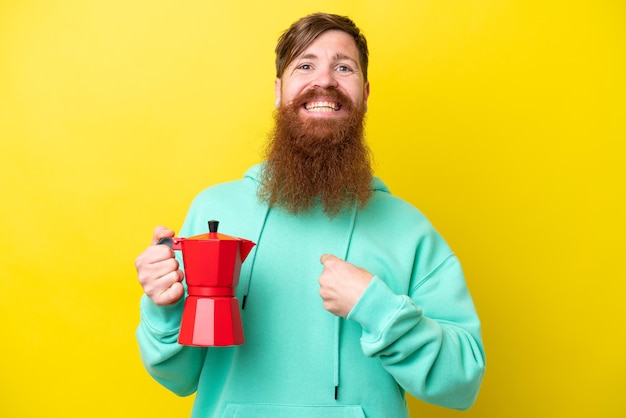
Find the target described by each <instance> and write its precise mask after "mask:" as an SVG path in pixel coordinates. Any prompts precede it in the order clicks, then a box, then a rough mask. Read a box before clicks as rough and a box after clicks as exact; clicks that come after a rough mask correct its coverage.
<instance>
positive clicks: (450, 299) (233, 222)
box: [137, 165, 485, 418]
mask: <svg viewBox="0 0 626 418" xmlns="http://www.w3.org/2000/svg"><path fill="white" fill-rule="evenodd" d="M260 169H261V166H260V165H257V166H254V167H252V168H251V169H250V170H248V172H247V173H246V176H245V178H244V179H242V180H237V181H233V182H228V183H223V184H219V185H216V186H213V187H211V188H209V189H207V190H204V191H203V192H201V193H200V194H199V195H198V196H197V197H196V198H195V199H194V201H193V203H192V205H191V207H190V209H189V213H188V215H187V218H186V219H185V223H184V225H183V228H182V230H181V232H180V236H182V237H186V236H192V235H198V234H202V233H206V232H207V221H208V220H210V219H217V220H219V222H220V232H222V233H224V234H228V235H232V236H237V237H241V238H246V239H249V240H252V241H254V242H256V243H257V245H256V246H255V247H254V249H253V250H252V252H251V253H250V254H249V255H248V257H247V258H246V260H245V262H244V263H243V265H242V268H241V276H240V277H241V279H240V282H239V285H238V287H237V298H238V299H239V301H240V302H244V301H245V307H244V309H243V310H242V321H243V326H244V333H245V340H246V341H245V343H244V344H243V345H241V346H236V347H210V348H204V347H184V346H181V345H179V344H178V343H177V338H178V330H179V326H180V320H181V315H182V306H183V300H181V301H179V302H178V303H177V304H175V305H173V306H167V307H159V306H156V305H155V304H154V303H152V301H151V300H150V299H149V298H148V297H146V296H145V295H144V296H143V298H142V301H141V320H140V324H139V327H138V330H137V339H138V341H139V347H140V352H141V356H142V359H143V362H144V365H145V367H146V369H147V370H148V372H149V373H150V374H151V375H152V376H153V377H154V379H156V380H157V381H158V382H159V383H161V384H162V385H163V386H165V387H167V388H168V389H169V390H171V391H173V392H174V393H176V394H178V395H181V396H186V395H190V394H193V393H196V399H195V403H194V407H193V412H192V417H198V418H199V417H238V418H246V417H255V418H263V417H272V418H286V417H312V418H317V417H319V418H322V417H323V418H329V417H338V418H340V417H364V416H366V417H407V416H408V410H407V406H406V399H405V391H407V392H409V393H411V394H412V395H414V396H415V397H417V398H419V399H422V400H423V401H426V402H430V403H434V404H437V405H442V406H446V407H449V408H456V409H466V408H469V407H470V406H471V405H472V404H473V402H474V400H475V398H476V396H477V394H478V390H479V387H480V383H481V380H482V376H483V374H484V370H485V357H484V350H483V344H482V339H481V333H480V322H479V319H478V316H477V314H476V311H475V308H474V305H473V302H472V299H471V296H470V294H469V292H468V289H467V287H466V284H465V279H464V276H463V272H462V270H461V266H460V264H459V261H458V260H457V258H456V257H455V255H454V254H453V253H452V251H451V250H450V248H449V247H448V245H447V244H446V243H445V241H444V240H443V239H442V237H441V236H440V235H439V234H438V233H437V232H436V231H435V229H434V228H433V227H432V225H431V224H430V223H429V222H428V220H427V219H426V218H425V217H424V216H423V215H422V214H421V213H420V212H419V211H418V210H417V209H415V208H414V207H413V206H411V205H410V204H408V203H406V202H405V201H403V200H401V199H399V198H396V197H394V196H392V195H391V194H390V192H389V190H388V189H387V188H386V186H385V185H384V184H383V183H382V182H381V181H380V180H379V179H377V178H374V180H373V182H372V186H373V189H374V192H373V195H372V199H371V201H370V202H369V203H368V205H367V206H366V207H365V208H363V209H360V210H358V211H357V210H356V209H349V210H345V211H344V212H342V213H340V214H339V215H338V216H337V217H335V218H332V219H329V218H328V217H327V216H326V215H324V213H323V211H322V209H321V208H319V207H318V208H315V209H313V210H312V211H311V212H310V213H306V214H298V215H297V216H294V215H293V214H290V213H288V212H286V211H284V210H282V209H279V208H272V209H271V210H268V208H267V206H266V205H262V204H260V203H259V201H258V199H257V188H258V185H259V183H258V178H259V173H260ZM325 253H328V254H334V255H336V256H337V257H339V258H342V259H345V260H347V261H348V262H350V263H352V264H355V265H357V266H359V267H363V268H365V269H366V270H368V271H369V272H371V273H372V274H374V275H375V277H374V279H373V280H372V281H371V283H370V284H369V286H368V287H367V289H366V290H365V293H364V294H363V295H362V297H361V299H360V300H359V301H358V302H357V304H356V305H355V306H354V308H353V309H352V310H351V312H350V313H349V315H348V317H347V318H346V319H344V318H339V317H335V316H334V315H332V314H331V313H329V312H328V311H326V310H324V308H323V307H322V300H321V298H320V296H319V284H318V281H317V279H318V277H319V275H320V274H321V272H322V265H321V264H320V256H321V255H322V254H325ZM181 265H182V264H181Z"/></svg>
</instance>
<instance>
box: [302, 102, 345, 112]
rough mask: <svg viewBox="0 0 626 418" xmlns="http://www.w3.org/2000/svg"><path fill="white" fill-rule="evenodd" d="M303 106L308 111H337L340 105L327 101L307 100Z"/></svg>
mask: <svg viewBox="0 0 626 418" xmlns="http://www.w3.org/2000/svg"><path fill="white" fill-rule="evenodd" d="M304 108H305V109H306V110H308V111H309V112H337V111H339V110H340V109H341V105H340V104H339V103H337V102H329V101H320V102H307V103H305V104H304Z"/></svg>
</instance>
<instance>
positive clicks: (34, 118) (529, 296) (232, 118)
mask: <svg viewBox="0 0 626 418" xmlns="http://www.w3.org/2000/svg"><path fill="white" fill-rule="evenodd" d="M319 10H322V11H329V12H334V13H339V14H347V15H350V16H351V17H353V18H354V19H355V21H356V22H357V24H358V25H359V26H361V28H362V29H363V30H364V32H365V34H366V35H367V37H368V40H369V43H370V49H371V51H370V52H371V68H370V81H371V84H372V94H371V96H370V102H369V113H368V115H369V118H368V130H367V135H368V138H369V143H370V145H371V148H372V149H373V151H374V153H375V155H376V173H377V174H378V175H379V176H381V177H382V178H383V179H384V180H385V182H386V183H387V184H388V185H389V187H390V188H391V189H392V191H393V192H394V193H395V194H397V195H399V196H402V197H404V198H406V199H407V200H409V201H410V202H412V203H413V204H415V205H416V206H418V207H419V208H420V209H421V210H422V211H423V212H424V213H425V214H426V215H427V216H428V217H429V218H430V219H431V220H432V221H433V223H434V224H435V226H436V227H437V228H438V229H439V230H440V231H441V232H442V234H443V235H444V236H445V237H446V238H447V240H448V241H449V242H450V244H451V245H452V247H453V248H454V250H455V251H456V252H457V253H458V255H459V257H460V258H461V260H462V262H463V264H464V268H465V270H466V273H467V280H468V283H469V286H470V289H471V291H472V294H473V296H474V298H475V302H476V305H477V308H478V310H479V313H480V315H481V317H482V321H483V326H484V340H485V345H486V350H487V359H488V361H487V364H488V366H487V374H486V377H485V380H484V385H483V389H482V391H481V393H480V396H479V398H478V400H477V403H476V405H475V406H474V408H473V409H471V410H470V411H469V412H466V413H463V416H465V417H468V418H469V417H485V416H491V417H527V416H532V417H565V416H567V417H581V418H582V417H624V416H626V401H625V400H624V399H625V398H624V392H625V389H626V383H624V382H625V380H624V375H625V374H626V362H625V360H624V358H625V356H626V343H625V339H624V337H623V334H624V323H625V322H626V313H625V308H624V305H625V302H624V300H625V296H626V294H625V293H626V284H625V280H624V278H625V277H624V267H623V260H624V250H625V245H624V237H625V236H626V226H625V222H624V216H625V213H626V207H625V203H624V191H625V186H624V180H625V177H626V176H625V175H624V155H625V153H624V140H625V139H626V125H625V123H624V118H625V114H624V113H625V107H626V106H625V102H624V101H625V97H626V86H625V82H624V76H625V74H626V60H625V58H624V57H625V54H626V29H625V28H626V25H625V24H624V22H625V19H626V3H624V2H623V1H621V0H613V1H609V0H604V1H603V0H595V1H539V0H537V1H533V0H511V1H502V0H501V1H496V0H467V1H463V0H457V1H451V0H450V1H442V0H422V1H394V0H385V1H383V0H378V1H371V0H369V1H360V2H355V1H352V0H345V1H339V0H334V1H329V0H320V1H317V2H314V4H313V3H311V2H294V1H287V0H285V1H275V2H270V3H268V2H266V1H258V2H254V1H220V2H217V1H215V2H212V1H200V0H198V1H191V0H183V1H148V0H141V1H129V0H106V1H105V0H102V1H95V0H94V1H88V0H74V1H71V0H65V1H60V0H59V1H53V0H39V1H37V0H19V1H18V0H15V1H7V0H4V1H2V2H0V94H1V96H0V128H1V130H0V136H1V144H0V145H1V150H0V182H1V183H0V185H1V189H0V196H1V197H0V199H1V204H0V232H1V233H2V235H3V238H2V240H1V244H0V245H1V247H0V268H1V269H2V279H1V281H0V318H2V331H1V332H0V335H1V337H0V338H1V340H0V345H1V347H2V351H1V353H0V416H2V417H10V418H18V417H20V418H21V417H73V416H76V417H79V416H80V417H82V416H89V417H109V416H129V417H130V416H133V417H180V416H186V415H188V411H189V409H190V407H191V402H192V399H191V398H186V399H181V398H177V397H175V396H174V395H172V394H170V393H169V392H167V391H166V390H165V389H163V388H161V387H160V386H158V385H157V384H156V383H155V382H154V381H152V379H151V378H150V377H149V376H148V375H147V373H146V372H145V371H144V370H143V367H142V365H141V362H140V359H139V357H138V353H137V348H136V343H135V339H134V330H135V327H136V325H137V321H138V301H139V297H140V295H141V289H140V287H139V285H138V284H137V282H136V278H135V271H134V265H133V261H134V259H135V257H136V255H138V254H139V253H140V252H141V251H142V250H143V249H144V248H145V247H146V246H147V245H148V243H149V240H150V237H151V233H152V229H153V227H154V226H155V225H157V224H165V225H169V226H171V227H173V228H178V227H179V226H180V224H181V223H182V220H183V217H184V214H185V211H186V209H187V206H188V204H189V202H190V200H191V198H192V197H193V196H194V195H195V194H196V193H197V192H198V191H200V190H201V189H203V188H204V187H207V186H209V185H211V184H213V183H216V182H220V181H224V180H230V179H233V178H238V177H240V176H241V175H242V173H243V172H244V171H245V169H246V168H247V167H248V166H250V165H251V164H253V163H256V162H257V161H259V158H260V152H261V150H262V148H263V145H264V143H265V138H266V132H267V131H268V129H269V128H270V126H271V123H272V121H271V113H272V110H273V105H274V97H273V78H274V67H273V58H274V57H273V48H274V45H275V41H276V39H277V37H278V35H279V34H280V33H281V32H282V30H283V29H285V28H286V27H287V26H288V25H289V24H290V23H291V22H292V21H294V20H296V19H297V18H299V17H301V16H302V15H304V14H307V13H310V12H314V11H319ZM410 408H411V411H412V413H413V415H414V416H416V417H419V416H429V417H454V416H460V415H459V414H460V413H459V412H456V411H448V410H445V409H442V408H439V407H433V406H428V405H425V404H423V403H421V402H419V401H417V400H414V399H411V401H410Z"/></svg>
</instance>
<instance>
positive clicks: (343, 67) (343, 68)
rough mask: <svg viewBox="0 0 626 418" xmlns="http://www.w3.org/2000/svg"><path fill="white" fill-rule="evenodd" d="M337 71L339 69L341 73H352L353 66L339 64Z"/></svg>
mask: <svg viewBox="0 0 626 418" xmlns="http://www.w3.org/2000/svg"><path fill="white" fill-rule="evenodd" d="M337 71H339V72H340V73H350V72H352V68H350V67H349V66H347V65H338V66H337Z"/></svg>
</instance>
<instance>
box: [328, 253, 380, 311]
mask: <svg viewBox="0 0 626 418" xmlns="http://www.w3.org/2000/svg"><path fill="white" fill-rule="evenodd" d="M320 262H321V263H322V265H323V266H324V270H323V271H322V274H321V275H320V277H319V280H318V281H319V284H320V296H321V297H322V300H323V302H324V303H323V306H324V309H326V310H327V311H329V312H331V313H332V314H334V315H338V316H343V317H344V318H345V317H346V316H348V314H349V313H350V311H351V310H352V308H353V307H354V305H355V304H356V303H357V301H358V300H359V299H360V298H361V295H363V292H365V289H366V288H367V286H368V285H369V284H370V281H371V280H372V278H373V277H374V275H373V274H372V273H370V272H369V271H367V270H365V269H363V268H361V267H357V266H355V265H354V264H350V263H348V262H346V261H343V260H341V259H339V258H337V257H335V256H334V255H330V254H324V255H322V257H321V258H320Z"/></svg>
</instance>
